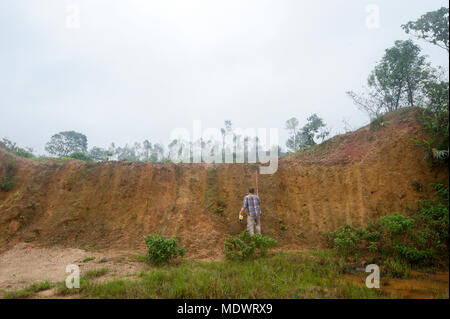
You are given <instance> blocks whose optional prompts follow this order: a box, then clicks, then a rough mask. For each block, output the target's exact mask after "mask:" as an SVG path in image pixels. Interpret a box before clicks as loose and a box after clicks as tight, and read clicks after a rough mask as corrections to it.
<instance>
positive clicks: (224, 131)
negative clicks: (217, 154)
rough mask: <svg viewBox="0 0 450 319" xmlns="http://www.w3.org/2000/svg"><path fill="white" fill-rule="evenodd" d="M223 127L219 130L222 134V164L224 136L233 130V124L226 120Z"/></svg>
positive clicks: (223, 159) (223, 160) (223, 161)
mask: <svg viewBox="0 0 450 319" xmlns="http://www.w3.org/2000/svg"><path fill="white" fill-rule="evenodd" d="M224 125H225V127H224V128H221V129H220V132H221V133H222V163H225V136H226V135H227V134H228V133H230V132H232V130H233V129H232V126H233V124H232V123H231V121H230V120H226V121H225V122H224Z"/></svg>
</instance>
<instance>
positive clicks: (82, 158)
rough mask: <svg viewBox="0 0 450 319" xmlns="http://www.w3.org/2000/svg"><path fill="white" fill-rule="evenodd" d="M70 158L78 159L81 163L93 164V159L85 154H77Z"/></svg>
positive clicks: (71, 155)
mask: <svg viewBox="0 0 450 319" xmlns="http://www.w3.org/2000/svg"><path fill="white" fill-rule="evenodd" d="M69 158H73V159H77V160H79V161H85V162H92V161H93V160H92V158H90V157H89V156H87V155H86V154H84V153H81V152H75V153H72V154H70V155H69Z"/></svg>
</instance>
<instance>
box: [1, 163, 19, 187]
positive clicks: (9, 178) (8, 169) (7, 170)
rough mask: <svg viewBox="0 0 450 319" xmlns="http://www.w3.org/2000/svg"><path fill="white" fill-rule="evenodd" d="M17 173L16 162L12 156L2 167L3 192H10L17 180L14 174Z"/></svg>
mask: <svg viewBox="0 0 450 319" xmlns="http://www.w3.org/2000/svg"><path fill="white" fill-rule="evenodd" d="M15 173H16V163H14V162H13V161H12V160H11V159H10V158H8V161H7V162H6V165H5V166H4V167H3V168H0V174H3V178H2V179H1V181H0V190H2V191H3V192H9V191H10V190H11V189H12V188H13V187H14V185H15V184H16V182H15V181H14V175H15Z"/></svg>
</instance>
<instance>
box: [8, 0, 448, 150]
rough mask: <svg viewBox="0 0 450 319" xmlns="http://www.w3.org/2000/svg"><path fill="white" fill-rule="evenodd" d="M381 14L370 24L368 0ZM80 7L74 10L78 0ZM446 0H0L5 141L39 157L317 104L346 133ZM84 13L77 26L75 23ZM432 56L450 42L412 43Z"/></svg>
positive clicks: (274, 116) (276, 119)
mask: <svg viewBox="0 0 450 319" xmlns="http://www.w3.org/2000/svg"><path fill="white" fill-rule="evenodd" d="M370 4H373V5H377V6H378V8H379V10H380V26H379V28H375V29H373V28H368V27H367V25H366V18H367V15H368V13H367V12H366V6H367V5H370ZM74 6H75V7H74ZM441 6H447V7H448V1H441V0H427V1H424V0H414V1H412V0H382V1H363V0H323V1H318V0H309V1H300V0H285V1H284V0H276V1H268V0H252V1H246V0H221V1H217V0H159V1H150V0H145V1H144V0H141V1H137V0H85V1H82V0H78V1H76V0H65V1H64V0H1V1H0V138H2V137H8V138H9V139H11V140H13V141H16V142H18V144H19V145H21V146H30V147H32V148H34V149H35V150H36V151H37V152H38V153H44V146H45V143H46V142H47V141H48V140H49V139H50V137H51V136H52V135H53V134H55V133H57V132H60V131H67V130H75V131H78V132H82V133H84V134H85V135H86V136H87V137H88V142H89V146H90V147H91V146H94V145H95V146H101V147H107V146H108V145H109V144H110V143H111V142H115V143H116V145H124V144H125V143H132V142H134V141H140V142H142V141H143V140H144V139H149V140H150V141H151V142H160V143H164V144H167V142H168V139H169V135H170V132H171V131H172V130H173V129H174V128H176V127H185V128H187V129H191V127H192V121H193V120H201V121H202V124H203V126H204V128H206V127H221V126H222V124H223V121H224V120H227V119H230V120H232V121H233V123H234V125H235V126H237V127H242V128H249V127H254V128H262V127H266V128H270V127H278V128H279V129H280V133H281V136H280V139H281V144H283V147H284V143H285V139H286V136H287V134H286V131H285V130H284V123H285V121H286V120H287V119H289V118H291V117H293V116H295V117H297V118H298V119H299V120H300V123H301V124H304V123H305V121H306V117H308V116H309V115H310V114H312V113H317V114H318V115H319V116H320V117H322V118H323V119H324V120H325V121H326V122H327V123H328V124H329V125H330V126H331V127H332V128H333V133H334V134H335V133H337V132H343V126H344V125H343V123H342V120H343V119H344V118H345V119H346V121H347V122H349V123H350V124H351V125H352V126H353V127H354V128H357V127H359V126H361V125H363V124H365V123H367V121H368V119H367V117H366V115H365V114H363V113H361V112H360V111H358V110H357V109H356V107H355V106H354V105H353V103H352V101H351V100H350V99H349V98H348V97H347V96H346V94H345V92H346V91H348V90H359V89H360V88H361V87H362V86H363V85H365V84H366V79H367V77H368V75H369V73H370V71H371V70H372V69H373V67H374V65H375V63H376V62H377V61H378V60H379V59H380V58H381V57H382V56H383V53H384V50H385V49H386V48H388V47H390V46H392V45H393V44H394V41H395V40H401V39H408V38H409V36H408V35H406V34H405V33H404V32H403V30H402V29H401V27H400V26H401V24H404V23H406V22H408V21H410V20H415V19H417V18H419V17H420V16H421V15H422V14H424V13H425V12H427V11H432V10H436V9H438V8H440V7H441ZM73 8H79V11H80V16H79V17H80V27H79V28H68V27H67V22H68V21H69V22H70V21H73V20H70V18H71V17H72V16H73V14H74V13H76V12H75V11H76V9H75V11H74V9H73ZM417 43H418V44H419V45H420V46H421V47H422V48H423V53H424V54H427V55H428V56H429V58H430V60H431V61H432V62H433V64H434V65H445V66H448V62H447V53H446V51H444V50H442V49H439V48H437V47H433V46H431V45H428V44H426V43H424V42H420V41H417Z"/></svg>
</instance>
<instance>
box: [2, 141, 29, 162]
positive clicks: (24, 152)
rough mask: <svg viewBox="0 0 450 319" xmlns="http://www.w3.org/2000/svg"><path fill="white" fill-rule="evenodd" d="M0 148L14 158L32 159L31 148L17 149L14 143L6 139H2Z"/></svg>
mask: <svg viewBox="0 0 450 319" xmlns="http://www.w3.org/2000/svg"><path fill="white" fill-rule="evenodd" d="M0 148H4V149H6V150H7V151H9V152H11V153H13V154H14V155H16V156H19V157H23V158H34V157H35V156H34V154H33V150H32V149H31V148H22V147H19V146H18V145H17V144H16V143H14V142H12V141H10V140H8V139H7V138H3V140H2V142H0Z"/></svg>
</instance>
